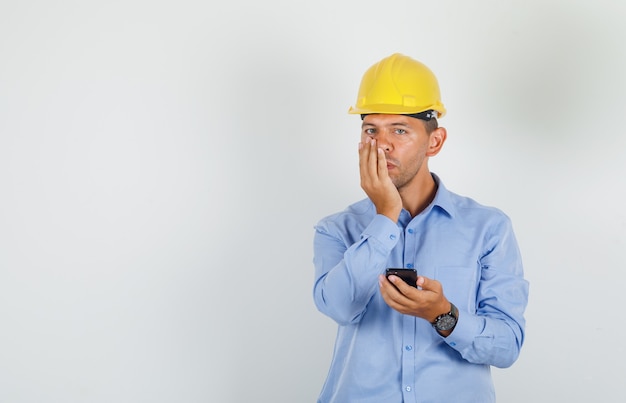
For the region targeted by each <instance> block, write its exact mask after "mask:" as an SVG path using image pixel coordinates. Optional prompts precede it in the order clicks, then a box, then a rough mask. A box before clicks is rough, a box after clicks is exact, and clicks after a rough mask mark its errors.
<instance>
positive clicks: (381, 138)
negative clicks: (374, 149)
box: [376, 131, 392, 152]
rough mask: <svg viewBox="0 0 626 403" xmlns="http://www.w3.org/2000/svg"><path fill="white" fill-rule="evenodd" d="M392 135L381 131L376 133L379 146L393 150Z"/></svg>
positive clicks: (386, 150)
mask: <svg viewBox="0 0 626 403" xmlns="http://www.w3.org/2000/svg"><path fill="white" fill-rule="evenodd" d="M390 140H391V139H390V135H389V134H388V133H387V132H384V131H381V132H379V133H378V134H377V135H376V142H377V143H378V147H380V148H382V149H383V150H384V151H385V152H389V151H391V148H392V147H391V141H390Z"/></svg>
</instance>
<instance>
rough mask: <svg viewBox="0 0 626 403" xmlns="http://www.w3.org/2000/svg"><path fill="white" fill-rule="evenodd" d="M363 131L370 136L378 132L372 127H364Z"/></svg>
mask: <svg viewBox="0 0 626 403" xmlns="http://www.w3.org/2000/svg"><path fill="white" fill-rule="evenodd" d="M363 133H365V134H367V135H368V136H372V135H374V134H375V133H376V130H375V129H373V128H371V127H370V128H367V129H363Z"/></svg>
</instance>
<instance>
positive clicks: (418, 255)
mask: <svg viewBox="0 0 626 403" xmlns="http://www.w3.org/2000/svg"><path fill="white" fill-rule="evenodd" d="M433 178H434V179H435V181H436V182H437V184H438V190H437V194H436V196H435V199H434V200H433V202H432V203H431V204H430V205H429V206H428V207H427V208H426V209H425V210H424V211H422V212H421V213H420V214H419V215H417V216H415V217H413V218H411V216H410V214H409V213H408V212H407V211H406V210H402V212H401V214H400V218H399V220H398V223H397V224H396V223H394V222H393V221H391V220H390V219H389V218H387V217H385V216H383V215H378V214H376V209H375V207H374V205H373V203H372V202H371V201H370V200H369V199H365V200H362V201H360V202H357V203H355V204H353V205H351V206H349V207H348V208H347V209H346V210H344V211H343V212H340V213H337V214H334V215H331V216H329V217H326V218H324V219H322V220H321V221H320V222H319V223H318V225H317V226H316V227H315V240H314V259H313V261H314V264H315V285H314V290H313V296H314V300H315V304H316V306H317V308H318V309H319V310H320V311H321V312H322V313H324V314H325V315H327V316H329V317H330V318H332V319H333V320H335V322H337V324H338V325H339V328H338V333H337V339H336V341H335V349H334V354H333V358H332V362H331V366H330V370H329V373H328V377H327V379H326V382H325V384H324V387H323V389H322V392H321V394H320V397H319V400H318V402H322V403H331V402H332V403H350V402H359V403H367V402H372V403H396V402H397V403H399V402H405V403H409V402H411V403H413V402H416V403H417V402H445V403H462V402H480V403H488V402H494V401H495V392H494V387H493V383H492V379H491V372H490V366H492V365H493V366H496V367H501V368H503V367H508V366H510V365H512V364H513V362H515V360H516V359H517V357H518V355H519V352H520V348H521V347H522V343H523V340H524V326H525V320H524V310H525V308H526V304H527V301H528V283H527V281H526V280H525V279H524V277H523V268H522V261H521V257H520V252H519V249H518V246H517V241H516V239H515V235H514V234H513V229H512V226H511V221H510V220H509V218H508V217H507V216H506V215H505V214H504V213H502V212H501V211H500V210H498V209H495V208H492V207H485V206H482V205H480V204H478V203H476V202H475V201H474V200H472V199H469V198H466V197H462V196H459V195H457V194H454V193H452V192H450V191H448V190H447V189H446V188H445V187H444V186H443V184H442V183H441V181H440V180H439V178H438V177H437V176H436V175H434V174H433ZM387 267H408V268H416V269H417V272H418V274H419V275H422V276H425V277H428V278H431V279H435V280H437V281H439V282H441V284H442V285H443V291H444V294H445V296H446V297H447V298H448V300H450V302H452V303H453V304H454V305H456V306H457V307H458V309H459V320H458V323H457V325H456V327H455V328H454V331H453V332H452V334H450V335H449V336H448V337H445V338H444V337H442V336H441V335H439V334H438V333H437V331H436V330H435V329H434V328H433V327H432V325H431V324H430V323H428V322H427V321H426V320H424V319H421V318H417V317H413V316H409V315H403V314H401V313H399V312H397V311H395V310H393V309H391V308H390V307H389V306H388V305H387V304H386V303H385V301H384V300H383V298H382V296H381V295H380V291H379V288H378V275H379V274H382V273H384V271H385V269H386V268H387Z"/></svg>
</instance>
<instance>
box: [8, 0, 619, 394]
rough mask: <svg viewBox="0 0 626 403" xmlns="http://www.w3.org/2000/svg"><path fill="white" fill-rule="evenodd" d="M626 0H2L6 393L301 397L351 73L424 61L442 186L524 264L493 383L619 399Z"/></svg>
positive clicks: (354, 174) (306, 390)
mask: <svg viewBox="0 0 626 403" xmlns="http://www.w3.org/2000/svg"><path fill="white" fill-rule="evenodd" d="M625 4H626V3H624V2H623V1H621V0H613V1H611V0H593V1H592V0H589V1H583V0H578V1H571V0H570V1H565V0H563V1H556V0H554V1H543V0H542V1H539V0H532V1H529V0H524V1H521V0H520V1H512V0H508V1H497V0H476V1H462V0H458V1H452V0H448V1H393V0H388V1H385V2H381V1H364V0H361V1H337V0H318V1H307V2H303V1H287V0H266V1H252V0H247V1H222V2H212V1H209V2H206V1H200V0H179V1H148V0H145V1H142V0H124V1H116V0H112V1H69V0H64V1H43V0H41V1H33V0H23V1H10V0H2V1H1V2H0V402H2V403H26V402H37V403H40V402H47V403H53V402H63V403H73V402H94V403H96V402H97V403H99V402H118V403H119V402H123V403H125V402H133V403H135V402H220V403H221V402H312V401H315V399H316V397H317V394H318V393H319V390H320V388H321V386H322V383H323V381H324V378H325V375H326V371H327V368H328V364H329V362H330V357H331V352H332V345H333V341H334V333H335V325H334V323H333V322H332V321H331V320H330V319H328V318H326V317H324V316H322V315H321V314H320V313H318V312H317V311H316V309H315V307H314V305H313V300H312V291H311V290H312V280H313V266H312V263H311V260H312V238H313V225H314V224H315V223H316V222H317V221H318V220H319V219H320V218H321V217H323V216H325V215H327V214H330V213H333V212H335V211H338V210H341V209H343V208H344V207H345V206H347V205H348V204H350V203H352V202H354V201H356V200H359V199H361V198H362V197H364V193H363V192H362V190H361V189H360V188H359V186H358V169H357V143H358V135H359V124H360V121H359V118H358V117H357V116H352V115H348V114H347V110H348V107H349V106H350V105H351V104H352V103H353V102H354V100H355V98H356V92H357V89H358V85H359V81H360V79H361V76H362V74H363V73H364V71H365V70H366V69H367V68H368V67H369V66H370V65H371V64H373V63H374V62H376V61H378V60H379V59H381V58H383V57H385V56H388V55H390V54H391V53H394V52H401V53H404V54H407V55H409V56H411V57H414V58H416V59H418V60H421V61H423V62H424V63H426V64H427V65H428V66H429V67H431V69H432V70H433V71H434V72H435V73H436V75H437V76H438V78H439V81H440V85H441V90H442V94H443V101H444V103H445V105H446V107H447V108H448V115H447V116H446V117H444V118H443V119H442V120H441V124H442V125H443V126H445V127H446V128H447V129H448V134H449V138H448V141H447V143H446V145H445V147H444V150H443V151H442V153H441V154H440V155H439V156H437V157H436V158H435V159H434V160H432V161H431V169H432V170H433V171H434V172H436V173H438V174H439V175H440V176H441V177H442V179H443V180H444V183H445V184H446V185H447V187H448V188H450V189H451V190H453V191H455V192H457V193H461V194H464V195H468V196H471V197H473V198H475V199H477V200H478V201H480V202H482V203H484V204H489V205H495V206H497V207H499V208H501V209H502V210H504V211H505V212H506V213H507V214H508V215H509V216H510V217H511V218H512V220H513V223H514V227H515V230H516V233H517V236H518V239H519V243H520V247H521V249H522V252H523V256H524V262H525V269H526V275H527V278H528V280H529V281H530V283H531V288H530V303H529V307H528V310H527V320H528V325H527V340H526V344H525V346H524V348H523V350H522V354H521V357H520V359H519V360H518V362H517V363H516V364H515V365H514V366H513V367H512V368H509V369H506V370H494V378H495V382H496V389H497V393H498V396H499V401H501V402H520V403H526V402H555V401H561V402H589V401H602V402H618V401H619V402H621V401H625V400H626V392H625V391H624V388H623V381H624V374H626V352H625V350H624V343H623V341H622V340H621V337H622V336H623V334H624V330H625V326H624V319H623V318H624V314H623V311H624V306H625V302H626V300H625V297H624V292H623V288H624V286H623V283H624V281H625V279H626V276H625V274H624V269H625V266H626V264H625V259H624V250H625V248H626V217H625V213H624V205H625V204H626V196H625V195H624V185H625V183H624V173H625V172H626V162H625V161H626V159H625V158H624V157H625V156H624V153H625V152H624V150H625V149H626V136H625V133H624V127H625V126H626V117H625V115H626V108H625V107H626V79H625V78H624V72H625V71H626V54H625V50H626V48H625V45H624V38H626V28H624V21H625V20H626V6H625Z"/></svg>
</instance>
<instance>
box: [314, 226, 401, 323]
mask: <svg viewBox="0 0 626 403" xmlns="http://www.w3.org/2000/svg"><path fill="white" fill-rule="evenodd" d="M398 237H399V230H398V228H397V226H396V225H395V224H394V223H392V222H391V221H390V220H389V219H387V218H385V217H382V216H380V215H377V216H376V217H375V218H374V219H373V220H372V222H371V223H370V225H369V226H368V227H367V228H365V230H364V231H363V233H362V234H361V236H360V239H358V240H357V241H356V242H354V243H353V244H351V245H348V244H347V242H346V240H345V239H342V237H340V236H338V235H337V234H335V233H333V228H332V226H325V225H321V226H318V227H316V233H315V242H314V254H315V256H314V263H315V285H314V291H313V294H314V300H315V304H316V306H317V308H318V309H319V310H320V311H321V312H322V313H324V314H325V315H327V316H329V317H331V318H332V319H334V320H335V321H336V322H338V323H340V324H348V323H354V322H357V321H358V320H359V319H360V317H361V315H362V314H363V313H364V312H365V309H366V306H367V304H368V302H369V301H370V299H371V298H372V296H373V295H374V294H375V293H376V292H377V288H378V274H380V273H382V272H383V270H384V268H385V267H386V264H387V260H388V257H389V253H390V252H391V250H392V249H393V247H394V246H395V244H396V242H397V239H398Z"/></svg>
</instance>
